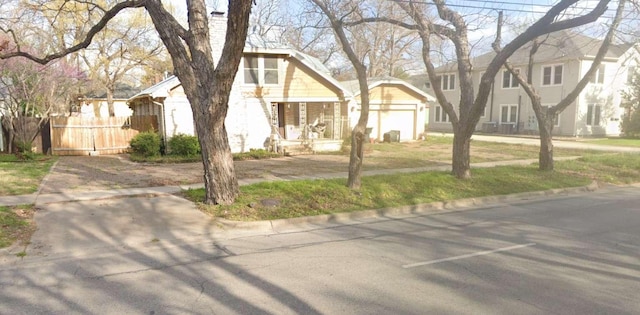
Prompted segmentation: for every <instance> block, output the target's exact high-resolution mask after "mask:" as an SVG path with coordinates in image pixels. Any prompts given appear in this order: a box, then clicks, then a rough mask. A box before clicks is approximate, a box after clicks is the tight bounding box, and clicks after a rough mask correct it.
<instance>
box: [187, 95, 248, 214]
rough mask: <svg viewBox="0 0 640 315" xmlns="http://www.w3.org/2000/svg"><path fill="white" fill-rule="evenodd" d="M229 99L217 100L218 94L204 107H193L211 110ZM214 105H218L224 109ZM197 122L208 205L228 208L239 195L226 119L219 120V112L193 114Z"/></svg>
mask: <svg viewBox="0 0 640 315" xmlns="http://www.w3.org/2000/svg"><path fill="white" fill-rule="evenodd" d="M221 99H222V100H225V99H226V100H228V98H224V97H221V98H219V97H217V95H216V94H215V93H213V95H211V97H210V98H208V99H206V100H200V102H204V103H201V104H195V106H193V108H194V109H195V108H198V109H200V108H209V107H210V104H214V103H216V102H220V100H221ZM225 105H226V103H225V104H215V105H213V106H214V107H215V106H225ZM194 118H195V119H196V131H197V133H198V140H199V141H200V147H201V149H202V153H201V154H202V165H203V168H204V185H205V192H206V196H205V200H204V202H205V203H206V204H223V205H229V204H232V203H233V202H234V201H235V198H236V197H237V196H238V194H239V193H240V189H239V187H238V180H237V178H236V173H235V167H234V164H233V155H232V154H231V147H230V146H229V140H228V138H227V130H226V127H225V125H224V119H219V118H218V117H217V115H216V111H211V110H209V111H206V112H205V114H200V115H194Z"/></svg>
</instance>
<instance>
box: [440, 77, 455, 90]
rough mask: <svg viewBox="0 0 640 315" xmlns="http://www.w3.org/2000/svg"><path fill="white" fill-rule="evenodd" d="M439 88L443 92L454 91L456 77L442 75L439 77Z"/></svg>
mask: <svg viewBox="0 0 640 315" xmlns="http://www.w3.org/2000/svg"><path fill="white" fill-rule="evenodd" d="M439 78H440V86H441V87H442V90H443V91H449V90H454V89H455V88H456V75H455V74H443V75H441V76H439Z"/></svg>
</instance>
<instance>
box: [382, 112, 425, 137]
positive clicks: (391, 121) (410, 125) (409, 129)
mask: <svg viewBox="0 0 640 315" xmlns="http://www.w3.org/2000/svg"><path fill="white" fill-rule="evenodd" d="M379 113H380V137H382V134H384V133H386V132H389V131H391V130H400V140H413V139H415V135H414V130H415V116H416V112H415V111H414V110H388V111H380V112H379Z"/></svg>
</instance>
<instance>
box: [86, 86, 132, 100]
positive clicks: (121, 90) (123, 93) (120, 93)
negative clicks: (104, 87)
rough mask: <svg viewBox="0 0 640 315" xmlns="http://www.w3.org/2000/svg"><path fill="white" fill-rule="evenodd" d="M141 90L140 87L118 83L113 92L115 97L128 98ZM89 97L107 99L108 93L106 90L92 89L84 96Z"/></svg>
mask: <svg viewBox="0 0 640 315" xmlns="http://www.w3.org/2000/svg"><path fill="white" fill-rule="evenodd" d="M139 92H140V89H139V88H135V87H133V86H130V85H128V84H116V89H115V91H114V92H113V98H114V99H119V100H126V99H128V98H130V97H132V96H133V95H136V94H137V93H139ZM84 97H85V98H88V99H106V98H107V93H106V92H104V91H91V92H89V93H87V94H85V96H84Z"/></svg>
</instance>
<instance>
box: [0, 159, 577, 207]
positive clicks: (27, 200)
mask: <svg viewBox="0 0 640 315" xmlns="http://www.w3.org/2000/svg"><path fill="white" fill-rule="evenodd" d="M577 158H579V157H557V158H555V159H556V160H557V161H562V160H572V159H577ZM537 162H538V160H537V159H528V160H512V161H497V162H484V163H472V164H471V167H472V168H484V167H495V166H503V165H530V164H533V163H537ZM450 169H451V166H450V165H441V166H432V167H416V168H401V169H383V170H370V171H364V172H362V175H363V176H374V175H390V174H400V173H419V172H428V171H448V170H450ZM347 177H348V173H347V172H338V173H324V174H316V175H311V176H280V177H272V178H252V179H240V180H238V182H239V184H240V185H241V186H243V185H251V184H255V183H259V182H266V181H289V180H313V179H332V178H347ZM202 187H204V184H203V183H200V184H192V185H181V186H158V187H143V188H124V189H111V190H92V191H77V192H73V193H61V194H38V193H33V194H28V195H17V196H0V206H15V205H23V204H36V205H42V204H50V203H58V202H69V201H87V200H98V199H108V198H117V197H129V196H140V195H160V194H175V193H178V192H180V191H182V190H188V189H196V188H202Z"/></svg>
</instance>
